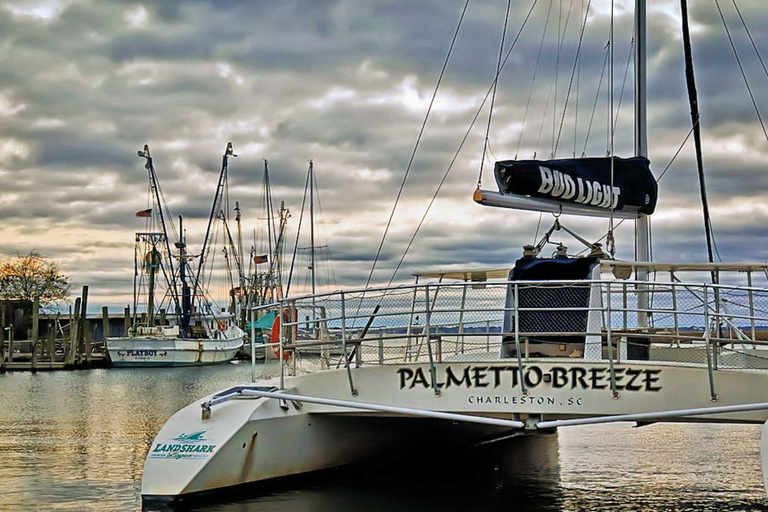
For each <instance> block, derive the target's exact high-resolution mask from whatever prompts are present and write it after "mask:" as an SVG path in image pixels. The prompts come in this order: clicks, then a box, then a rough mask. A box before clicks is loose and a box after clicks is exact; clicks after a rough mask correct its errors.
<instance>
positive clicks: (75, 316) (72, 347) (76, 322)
mask: <svg viewBox="0 0 768 512" xmlns="http://www.w3.org/2000/svg"><path fill="white" fill-rule="evenodd" d="M71 318H72V320H71V321H70V322H69V347H68V348H69V350H68V351H67V355H66V358H65V361H66V363H67V364H68V365H73V364H75V359H76V358H77V346H78V339H79V338H80V332H79V331H80V297H78V298H77V299H75V309H74V311H73V312H72V317H71Z"/></svg>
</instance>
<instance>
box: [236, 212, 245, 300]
mask: <svg viewBox="0 0 768 512" xmlns="http://www.w3.org/2000/svg"><path fill="white" fill-rule="evenodd" d="M235 212H237V214H236V215H235V221H236V222H237V254H238V261H239V262H240V269H241V273H240V281H241V283H240V285H241V286H242V281H243V274H242V270H243V267H244V264H243V227H242V225H241V224H240V220H241V218H242V217H241V215H240V201H235Z"/></svg>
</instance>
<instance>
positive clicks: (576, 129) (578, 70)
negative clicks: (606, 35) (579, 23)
mask: <svg viewBox="0 0 768 512" xmlns="http://www.w3.org/2000/svg"><path fill="white" fill-rule="evenodd" d="M591 1H592V0H590V3H591ZM582 12H584V0H581V4H580V5H579V18H581V13H582ZM584 19H585V20H586V16H585V18H584ZM585 23H586V22H585ZM582 34H583V29H582ZM580 86H581V52H580V51H577V52H576V105H575V111H574V120H573V158H576V138H577V136H578V133H579V89H580Z"/></svg>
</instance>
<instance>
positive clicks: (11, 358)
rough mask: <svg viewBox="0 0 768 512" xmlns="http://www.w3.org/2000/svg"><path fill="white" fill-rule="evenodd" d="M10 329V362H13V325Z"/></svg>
mask: <svg viewBox="0 0 768 512" xmlns="http://www.w3.org/2000/svg"><path fill="white" fill-rule="evenodd" d="M8 327H9V329H8V362H9V363H12V362H13V324H10V325H9V326H8Z"/></svg>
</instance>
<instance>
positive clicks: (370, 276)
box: [365, 0, 498, 288]
mask: <svg viewBox="0 0 768 512" xmlns="http://www.w3.org/2000/svg"><path fill="white" fill-rule="evenodd" d="M467 7H469V0H466V2H465V3H464V9H462V11H461V16H460V17H459V23H458V24H457V25H456V31H455V32H454V33H453V39H451V46H450V47H449V48H448V54H447V55H446V56H445V61H444V62H443V67H442V69H441V70H440V76H439V77H438V79H437V84H435V90H434V92H433V93H432V99H431V100H430V101H429V107H428V108H427V113H426V115H425V116H424V121H423V122H422V123H421V129H419V135H418V137H417V138H416V144H415V145H414V147H413V151H412V152H411V158H410V159H409V160H408V166H407V167H406V169H405V174H404V175H403V180H402V182H400V189H399V190H398V191H397V197H396V198H395V203H394V204H393V205H392V211H391V212H390V214H389V220H387V226H386V228H384V234H383V235H382V237H381V242H380V243H379V248H378V249H377V250H376V257H375V258H374V259H373V265H372V266H371V271H370V273H369V274H368V279H366V281H365V288H367V287H368V286H369V285H370V284H371V279H373V272H374V271H375V270H376V264H377V263H378V261H379V257H380V256H381V250H382V248H383V247H384V241H385V240H386V239H387V234H388V233H389V228H390V226H391V225H392V219H393V218H394V216H395V210H397V204H398V203H399V202H400V196H402V194H403V189H404V188H405V182H406V180H407V179H408V174H409V173H410V172H411V167H412V165H413V160H414V158H415V157H416V151H417V150H418V149H419V144H420V143H421V137H422V136H423V135H424V128H426V126H427V121H428V120H429V115H430V113H431V112H432V106H433V105H434V104H435V98H436V97H437V91H438V90H439V89H440V83H441V82H442V81H443V76H444V75H445V70H446V68H447V67H448V61H449V60H450V58H451V53H452V52H453V47H454V45H455V44H456V38H457V37H458V35H459V29H460V28H461V23H462V22H463V21H464V15H465V14H466V12H467ZM497 78H498V77H497Z"/></svg>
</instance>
